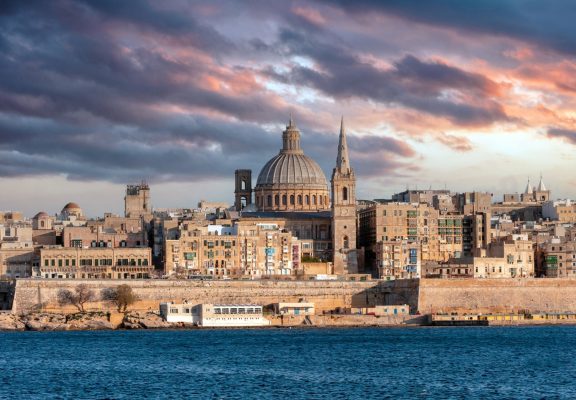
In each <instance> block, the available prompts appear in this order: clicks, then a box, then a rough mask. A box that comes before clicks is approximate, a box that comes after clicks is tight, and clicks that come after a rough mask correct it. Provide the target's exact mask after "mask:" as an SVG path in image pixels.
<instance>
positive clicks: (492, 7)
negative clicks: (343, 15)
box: [327, 0, 576, 55]
mask: <svg viewBox="0 0 576 400" xmlns="http://www.w3.org/2000/svg"><path fill="white" fill-rule="evenodd" d="M327 3H328V4H331V5H335V4H337V5H338V6H339V7H341V8H342V9H344V10H345V12H347V13H351V14H365V15H370V14H371V15H373V14H374V13H381V14H386V15H394V16H398V17H401V18H403V19H406V20H410V21H415V22H419V23H424V24H430V25H435V26H440V27H448V28H453V29H457V30H460V31H464V32H470V33H474V34H478V33H482V34H487V35H494V36H507V37H511V38H514V39H519V40H522V41H525V42H530V43H533V44H537V45H538V46H540V47H541V48H543V49H550V48H551V49H553V50H555V51H557V52H561V53H566V54H570V55H574V54H576V39H575V38H576V27H575V25H574V20H573V16H574V13H575V12H576V5H575V4H574V3H573V2H571V1H562V0H561V1H554V2H541V1H537V0H528V1H526V0H508V1H501V0H485V1H479V2H468V1H454V0H439V1H433V2H428V1H424V2H423V1H419V0H389V1H388V0H387V1H378V0H360V1H354V2H349V1H345V0H339V1H329V2H327Z"/></svg>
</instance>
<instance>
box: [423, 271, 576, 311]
mask: <svg viewBox="0 0 576 400" xmlns="http://www.w3.org/2000/svg"><path fill="white" fill-rule="evenodd" d="M418 310H419V311H420V312H421V313H423V314H429V313H438V312H467V311H473V312H476V313H496V312H515V311H522V310H528V311H531V312H537V311H542V312H564V311H571V312H576V279H533V278H532V279H530V278H529V279H421V280H420V287H419V298H418Z"/></svg>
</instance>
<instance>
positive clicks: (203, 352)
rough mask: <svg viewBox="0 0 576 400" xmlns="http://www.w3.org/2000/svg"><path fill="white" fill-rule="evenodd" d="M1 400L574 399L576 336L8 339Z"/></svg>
mask: <svg viewBox="0 0 576 400" xmlns="http://www.w3.org/2000/svg"><path fill="white" fill-rule="evenodd" d="M0 398H7V399H13V398H22V399H52V398H63V399H132V398H142V399H160V398H166V399H178V398H205V399H278V398H280V399H358V398H359V399H398V398H406V399H470V398H479V399H527V398H533V399H543V398H546V399H561V398H562V399H563V398H566V399H569V398H576V327H572V326H557V327H506V328H496V327H458V328H392V329H390V328H388V329H383V328H374V329H371V328H358V329H314V328H307V329H261V330H255V329H242V330H171V331H100V332H14V333H12V332H10V333H8V332H5V333H0Z"/></svg>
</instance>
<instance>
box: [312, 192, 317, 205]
mask: <svg viewBox="0 0 576 400" xmlns="http://www.w3.org/2000/svg"><path fill="white" fill-rule="evenodd" d="M312 205H314V206H315V205H316V195H313V196H312Z"/></svg>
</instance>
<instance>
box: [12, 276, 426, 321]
mask: <svg viewBox="0 0 576 400" xmlns="http://www.w3.org/2000/svg"><path fill="white" fill-rule="evenodd" d="M80 284H85V285H87V286H88V287H89V288H90V289H91V290H93V291H94V293H95V294H96V295H97V296H98V295H99V294H100V293H101V292H102V290H104V289H106V288H110V287H115V286H117V285H121V284H127V285H130V286H131V287H132V289H133V291H134V292H135V293H136V294H137V296H138V297H139V301H138V302H137V303H136V304H134V305H133V306H132V307H131V308H132V309H134V310H139V311H146V310H157V309H158V304H159V303H161V302H167V301H172V302H176V303H181V302H184V301H187V302H189V303H191V304H198V303H228V304H263V305H267V304H271V303H276V302H297V301H300V300H301V299H303V300H305V301H309V302H313V303H315V305H316V309H317V311H318V312H320V313H321V312H322V311H324V310H334V309H336V308H338V307H341V308H345V307H370V306H374V305H376V304H383V302H384V301H385V299H386V296H388V297H390V294H389V293H390V292H391V291H392V288H391V287H390V285H388V286H387V285H384V286H381V285H379V284H378V282H370V281H367V282H349V281H342V282H341V281H272V280H261V281H189V280H126V281H115V280H47V279H19V280H18V281H17V282H16V288H15V295H14V301H13V306H12V311H13V312H14V313H19V314H22V313H28V312H38V311H49V312H67V311H74V309H73V308H72V307H70V306H67V307H61V306H60V305H59V304H58V302H57V296H58V291H59V290H61V289H69V290H74V288H75V287H76V286H77V285H80ZM413 302H414V304H416V298H414V299H413ZM109 307H110V305H109V304H106V303H102V302H99V301H96V302H93V303H90V304H88V305H87V309H88V310H93V311H98V310H104V309H107V308H109Z"/></svg>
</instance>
